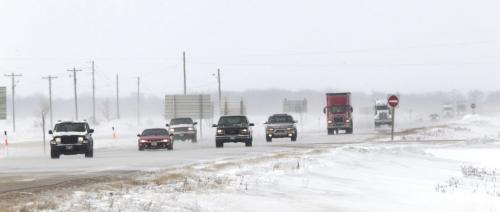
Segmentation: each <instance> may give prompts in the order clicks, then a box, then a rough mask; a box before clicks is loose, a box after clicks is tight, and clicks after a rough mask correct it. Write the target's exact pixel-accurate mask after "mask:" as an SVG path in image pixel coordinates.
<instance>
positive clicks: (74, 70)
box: [67, 67, 82, 120]
mask: <svg viewBox="0 0 500 212" xmlns="http://www.w3.org/2000/svg"><path fill="white" fill-rule="evenodd" d="M67 71H71V72H73V87H74V90H75V120H78V96H77V93H76V72H77V71H82V70H77V69H76V68H74V67H73V69H72V70H67Z"/></svg>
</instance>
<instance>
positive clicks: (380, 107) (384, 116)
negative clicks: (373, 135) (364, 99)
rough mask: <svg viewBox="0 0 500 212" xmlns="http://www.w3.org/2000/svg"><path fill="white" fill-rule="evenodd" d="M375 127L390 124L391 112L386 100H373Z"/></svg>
mask: <svg viewBox="0 0 500 212" xmlns="http://www.w3.org/2000/svg"><path fill="white" fill-rule="evenodd" d="M374 120H375V127H381V126H384V125H387V126H392V114H391V109H390V108H389V105H387V100H376V101H375V117H374Z"/></svg>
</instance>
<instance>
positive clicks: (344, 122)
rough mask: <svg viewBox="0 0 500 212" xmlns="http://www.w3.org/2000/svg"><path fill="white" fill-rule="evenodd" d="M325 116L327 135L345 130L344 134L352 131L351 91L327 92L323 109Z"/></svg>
mask: <svg viewBox="0 0 500 212" xmlns="http://www.w3.org/2000/svg"><path fill="white" fill-rule="evenodd" d="M323 112H324V113H325V114H326V118H327V130H328V135H333V134H335V133H337V134H338V133H339V130H345V133H346V134H352V132H353V126H354V125H353V120H352V112H353V109H352V106H351V93H327V94H326V107H325V108H324V109H323Z"/></svg>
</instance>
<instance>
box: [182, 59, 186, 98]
mask: <svg viewBox="0 0 500 212" xmlns="http://www.w3.org/2000/svg"><path fill="white" fill-rule="evenodd" d="M182 70H184V95H186V94H187V91H186V52H182Z"/></svg>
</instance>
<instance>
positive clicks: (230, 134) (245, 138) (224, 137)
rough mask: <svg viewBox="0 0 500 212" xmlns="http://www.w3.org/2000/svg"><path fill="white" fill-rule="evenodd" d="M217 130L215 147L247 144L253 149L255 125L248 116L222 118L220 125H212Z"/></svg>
mask: <svg viewBox="0 0 500 212" xmlns="http://www.w3.org/2000/svg"><path fill="white" fill-rule="evenodd" d="M212 126H213V127H215V128H217V130H216V133H215V147H217V148H223V147H224V143H245V146H247V147H251V146H252V142H253V137H252V127H253V126H255V125H254V124H253V123H250V122H249V121H248V118H247V117H246V116H222V117H220V119H219V122H218V124H214V125H212Z"/></svg>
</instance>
